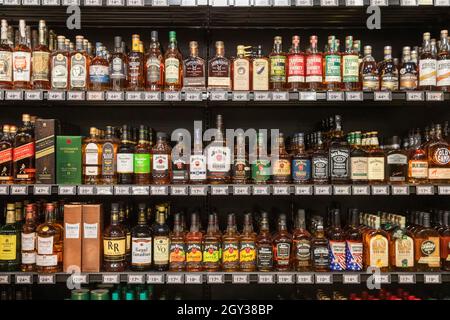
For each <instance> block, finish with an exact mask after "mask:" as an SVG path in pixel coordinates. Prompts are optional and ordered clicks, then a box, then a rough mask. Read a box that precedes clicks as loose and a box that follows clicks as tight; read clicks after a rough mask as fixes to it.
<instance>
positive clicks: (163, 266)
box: [152, 210, 170, 271]
mask: <svg viewBox="0 0 450 320" xmlns="http://www.w3.org/2000/svg"><path fill="white" fill-rule="evenodd" d="M152 230H153V267H154V269H155V270H156V271H167V270H168V269H169V244H170V239H169V232H170V231H169V227H168V226H167V224H166V212H165V211H163V210H158V211H157V213H156V221H155V224H154V225H153V227H152Z"/></svg>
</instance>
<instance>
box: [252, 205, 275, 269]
mask: <svg viewBox="0 0 450 320" xmlns="http://www.w3.org/2000/svg"><path fill="white" fill-rule="evenodd" d="M256 268H257V270H258V271H272V268H273V247H272V235H271V233H270V227H269V216H268V214H267V212H262V213H261V220H260V227H259V234H258V236H257V238H256Z"/></svg>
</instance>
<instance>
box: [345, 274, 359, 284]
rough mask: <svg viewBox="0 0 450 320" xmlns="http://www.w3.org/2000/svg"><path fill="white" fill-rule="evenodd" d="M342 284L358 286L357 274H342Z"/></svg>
mask: <svg viewBox="0 0 450 320" xmlns="http://www.w3.org/2000/svg"><path fill="white" fill-rule="evenodd" d="M342 283H344V284H360V283H361V277H360V275H359V274H343V275H342Z"/></svg>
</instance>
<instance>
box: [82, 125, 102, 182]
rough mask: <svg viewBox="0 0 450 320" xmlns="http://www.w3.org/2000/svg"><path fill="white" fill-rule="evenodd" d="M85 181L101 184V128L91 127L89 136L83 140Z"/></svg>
mask: <svg viewBox="0 0 450 320" xmlns="http://www.w3.org/2000/svg"><path fill="white" fill-rule="evenodd" d="M82 157H83V159H82V163H83V183H84V184H99V183H100V173H101V168H102V147H101V141H100V134H99V130H98V129H97V128H95V127H91V128H90V129H89V137H87V138H85V139H84V140H83V146H82Z"/></svg>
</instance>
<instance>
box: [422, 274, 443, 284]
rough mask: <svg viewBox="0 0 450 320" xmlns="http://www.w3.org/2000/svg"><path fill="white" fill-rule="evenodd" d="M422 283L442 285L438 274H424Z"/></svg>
mask: <svg viewBox="0 0 450 320" xmlns="http://www.w3.org/2000/svg"><path fill="white" fill-rule="evenodd" d="M423 283H425V284H440V283H442V278H441V275H440V274H424V275H423Z"/></svg>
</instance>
